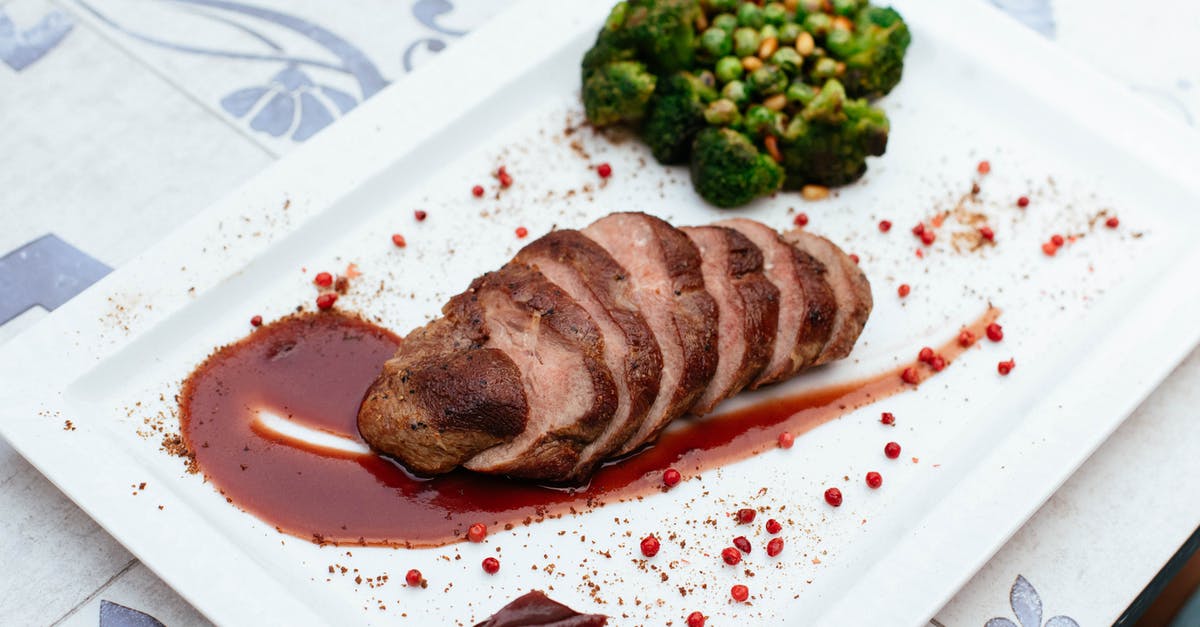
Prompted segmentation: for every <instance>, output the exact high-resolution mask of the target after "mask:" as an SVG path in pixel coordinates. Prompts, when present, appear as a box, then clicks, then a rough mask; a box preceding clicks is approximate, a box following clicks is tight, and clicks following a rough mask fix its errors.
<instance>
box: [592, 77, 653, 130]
mask: <svg viewBox="0 0 1200 627" xmlns="http://www.w3.org/2000/svg"><path fill="white" fill-rule="evenodd" d="M656 82H657V80H656V78H655V76H654V75H653V74H651V73H650V72H648V71H647V70H646V66H645V65H642V64H641V63H640V62H638V61H616V62H613V63H608V64H606V65H603V66H601V67H599V68H597V69H595V70H594V71H592V72H591V74H590V75H589V76H588V77H587V78H585V79H584V81H583V108H584V111H586V112H587V119H588V121H589V122H591V123H592V124H594V125H596V126H608V125H610V124H617V123H619V122H637V121H639V120H641V119H642V118H643V117H644V116H645V115H646V108H647V105H648V104H649V102H650V96H651V95H653V94H654V86H655V84H656Z"/></svg>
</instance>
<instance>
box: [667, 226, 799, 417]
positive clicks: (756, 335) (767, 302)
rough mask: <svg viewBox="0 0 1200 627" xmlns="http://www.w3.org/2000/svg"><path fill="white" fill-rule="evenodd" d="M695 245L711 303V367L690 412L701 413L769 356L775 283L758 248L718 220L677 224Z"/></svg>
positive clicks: (774, 319) (749, 376)
mask: <svg viewBox="0 0 1200 627" xmlns="http://www.w3.org/2000/svg"><path fill="white" fill-rule="evenodd" d="M680 230H681V231H683V232H684V233H685V234H686V235H687V236H688V237H689V238H691V240H692V242H694V243H695V244H696V247H697V248H698V249H699V250H700V257H701V259H702V264H701V269H702V271H703V273H704V285H705V288H706V289H707V290H708V292H709V293H710V294H712V296H713V298H714V299H715V300H716V303H717V310H718V312H717V313H718V330H717V346H718V353H719V354H720V360H719V362H718V364H717V371H716V373H715V374H714V375H713V378H712V381H711V382H709V384H708V387H707V388H706V389H705V391H704V394H702V395H701V396H700V398H699V399H698V400H697V401H696V404H695V405H693V406H692V409H691V413H693V414H697V415H703V414H706V413H708V412H709V411H712V409H713V407H715V406H716V405H717V404H718V403H720V402H721V401H723V400H725V399H727V398H729V397H731V396H733V395H735V394H737V393H738V392H740V391H742V389H743V388H745V387H746V386H747V385H749V384H750V382H751V381H753V380H754V379H755V378H756V377H757V376H758V375H759V373H761V372H762V370H763V368H765V367H766V366H767V364H768V363H769V362H770V360H771V354H772V351H773V348H774V342H775V332H776V328H777V324H778V319H779V288H777V287H775V285H773V284H772V283H771V282H770V280H768V279H767V277H766V276H765V275H764V274H763V254H762V251H761V250H759V248H758V247H757V246H755V245H754V243H753V242H751V241H750V240H749V239H748V238H747V237H746V236H745V235H742V234H741V233H739V232H738V231H735V230H733V229H730V228H727V227H721V226H700V227H683V228H681V229H680Z"/></svg>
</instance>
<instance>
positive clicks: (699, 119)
mask: <svg viewBox="0 0 1200 627" xmlns="http://www.w3.org/2000/svg"><path fill="white" fill-rule="evenodd" d="M716 99H717V90H716V89H715V88H713V87H712V86H711V85H708V84H706V83H705V81H704V80H703V79H701V78H698V77H696V76H694V75H692V74H689V73H688V72H679V73H677V74H672V75H671V76H669V77H666V78H664V79H662V80H660V81H658V87H656V88H655V90H654V98H653V99H652V100H651V101H650V111H649V113H648V114H647V116H646V122H645V124H643V125H642V139H643V140H645V142H646V143H647V144H649V145H650V152H652V153H654V158H655V159H658V162H659V163H662V164H672V163H686V162H687V156H688V149H689V148H690V147H691V145H692V139H693V138H694V137H695V136H696V133H698V132H700V129H702V128H704V126H705V124H706V123H705V119H704V110H705V107H706V106H707V105H708V103H710V102H712V101H713V100H716Z"/></svg>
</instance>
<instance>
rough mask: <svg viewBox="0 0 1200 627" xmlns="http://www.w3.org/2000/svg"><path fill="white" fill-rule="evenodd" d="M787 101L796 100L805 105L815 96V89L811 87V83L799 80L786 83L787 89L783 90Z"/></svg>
mask: <svg viewBox="0 0 1200 627" xmlns="http://www.w3.org/2000/svg"><path fill="white" fill-rule="evenodd" d="M784 94H785V95H786V96H787V99H788V102H798V103H800V104H802V105H806V104H808V103H810V102H812V99H813V98H816V97H817V90H815V89H813V87H812V85H806V84H805V83H803V82H801V81H798V80H797V81H795V82H793V83H792V84H791V85H788V88H787V91H786V92H784Z"/></svg>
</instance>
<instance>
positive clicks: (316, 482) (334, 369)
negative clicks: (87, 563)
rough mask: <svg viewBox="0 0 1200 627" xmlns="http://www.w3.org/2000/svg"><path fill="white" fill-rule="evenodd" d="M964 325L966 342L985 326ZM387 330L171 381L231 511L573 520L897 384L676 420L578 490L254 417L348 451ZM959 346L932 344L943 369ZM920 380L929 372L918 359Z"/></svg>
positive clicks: (288, 323) (206, 366) (375, 540)
mask: <svg viewBox="0 0 1200 627" xmlns="http://www.w3.org/2000/svg"><path fill="white" fill-rule="evenodd" d="M997 314H998V312H997V311H996V310H989V311H988V313H987V314H985V315H984V316H983V317H981V318H980V320H978V321H976V322H975V323H974V324H973V325H971V326H970V327H968V328H970V329H972V330H973V331H974V333H975V336H976V337H981V336H982V334H983V327H984V326H985V325H986V324H987V323H989V322H991V321H993V320H995V318H996V316H997ZM400 342H401V340H400V338H399V337H397V336H396V335H395V334H393V333H391V332H390V331H387V330H386V329H383V328H380V327H378V326H376V325H373V324H371V323H369V322H366V321H364V320H361V319H359V318H354V317H350V316H347V315H343V314H338V313H334V312H325V313H318V314H300V315H296V316H290V317H287V318H283V319H281V320H278V321H276V322H273V323H271V324H269V325H266V326H263V327H260V328H259V329H257V330H255V331H254V332H253V333H252V334H251V335H250V336H248V337H246V338H245V339H242V340H241V341H239V342H236V343H234V344H230V345H228V346H225V347H222V348H220V349H218V350H217V351H216V352H215V353H213V355H212V356H211V357H209V358H208V359H207V360H206V361H205V362H204V363H203V364H201V365H200V366H199V367H198V368H196V370H195V372H193V373H192V374H191V376H189V377H188V379H187V381H185V382H184V386H183V391H182V394H181V395H180V409H181V412H180V415H181V425H182V431H183V438H184V442H185V444H186V445H187V448H188V450H189V451H190V453H191V454H192V455H194V457H195V462H196V464H197V466H198V467H199V469H200V471H202V472H203V473H204V475H205V477H206V478H207V479H208V481H210V482H211V483H212V484H213V485H214V486H215V487H216V489H217V490H219V491H220V492H221V494H222V495H224V496H225V497H226V500H228V501H229V502H230V503H232V504H234V505H236V506H237V507H240V508H241V509H243V510H245V511H247V512H249V513H251V514H253V515H255V516H257V517H258V518H260V519H262V520H263V521H265V522H267V523H268V524H271V525H273V526H275V528H276V529H277V530H279V531H280V532H283V533H288V534H291V535H294V536H298V537H301V538H305V539H309V540H312V541H314V542H317V543H322V544H323V543H335V544H359V545H391V546H410V547H412V546H439V545H444V544H448V543H451V542H455V541H459V540H461V539H463V538H464V537H465V533H466V530H467V527H469V526H470V525H471V524H473V523H476V522H483V523H485V524H487V525H489V526H490V527H492V528H493V529H497V528H512V527H513V526H514V525H517V524H530V523H533V522H538V521H540V520H542V519H544V518H547V517H558V516H561V515H562V514H564V513H579V512H584V511H588V510H591V509H594V508H596V507H599V506H601V505H603V504H604V503H605V502H609V501H612V500H617V499H629V498H633V497H637V496H642V495H645V494H649V493H651V492H655V491H659V490H661V489H662V472H663V470H665V469H667V468H669V467H675V468H677V469H679V470H681V471H684V474H685V475H688V474H691V475H696V474H697V473H699V472H702V471H704V470H707V469H711V468H713V467H716V466H719V465H722V464H726V463H729V462H733V461H736V460H739V459H744V458H746V457H748V456H750V455H753V454H755V453H757V452H760V451H762V450H765V449H767V448H770V447H774V446H775V442H776V440H777V438H778V435H779V433H780V432H782V431H788V432H791V433H792V434H793V435H799V434H801V433H803V432H805V431H808V430H809V429H812V428H814V427H816V426H818V425H820V424H823V423H825V422H828V421H829V420H832V419H834V418H837V417H840V416H842V415H844V414H846V413H848V412H850V411H853V410H854V409H856V408H858V407H861V406H863V405H866V404H868V403H872V402H874V401H877V400H879V399H881V398H885V397H887V396H891V395H892V394H896V393H898V392H901V391H903V390H905V389H910V388H911V387H913V386H911V385H907V384H905V383H903V382H902V381H901V380H900V377H899V372H900V370H901V369H902V368H903V367H901V368H899V369H897V370H889V371H887V372H884V373H881V374H879V375H877V376H875V377H871V378H869V379H865V380H861V381H855V382H852V383H845V384H839V385H834V386H829V387H825V388H821V389H817V390H811V391H807V392H804V393H802V394H799V395H795V396H789V397H785V398H777V399H771V400H767V401H763V402H761V403H759V404H757V405H754V406H752V407H749V408H745V409H741V410H738V411H734V412H730V413H726V414H723V415H720V416H713V417H706V418H703V419H696V420H690V421H680V424H678V425H674V426H673V428H671V429H669V430H668V431H667V432H666V433H664V434H663V435H662V437H660V438H659V440H658V441H657V442H656V443H654V444H653V445H651V446H648V447H646V448H644V449H643V450H641V451H639V452H636V453H634V454H633V455H631V456H630V457H627V458H625V459H623V460H619V461H616V462H612V463H609V464H608V465H606V466H605V467H603V468H601V469H600V470H599V471H598V472H596V474H595V475H593V477H592V479H591V482H590V483H589V484H588V485H586V486H579V487H572V488H564V487H553V486H542V485H536V484H531V483H524V482H518V481H513V480H509V479H504V478H501V477H490V476H486V475H477V474H473V473H469V472H466V471H456V472H453V473H450V474H447V475H441V476H438V477H433V478H422V477H416V476H413V475H412V474H410V473H408V472H407V471H405V470H404V468H403V467H401V466H400V465H398V464H397V463H395V462H393V461H392V460H390V459H388V458H386V457H382V456H379V455H375V454H371V453H364V452H360V451H353V450H345V447H333V446H329V445H316V444H313V443H311V442H309V441H308V440H306V439H302V438H298V437H295V436H293V435H289V434H287V433H285V432H284V431H280V430H276V429H274V428H272V427H270V426H266V425H264V423H263V422H262V421H261V420H260V419H259V417H258V416H259V412H260V411H265V412H269V413H271V414H274V415H275V416H278V417H281V418H284V419H287V420H289V421H290V422H293V423H296V424H298V425H302V426H304V427H307V428H308V429H309V430H315V431H319V432H323V433H325V434H329V435H331V436H334V438H335V440H340V441H343V442H346V443H347V444H350V445H351V448H353V447H354V446H355V445H356V446H357V447H359V448H363V447H365V446H366V445H365V443H364V442H363V441H362V439H361V437H360V436H359V435H358V427H357V413H358V405H359V401H360V400H361V399H362V396H363V393H364V392H365V391H366V389H367V387H368V386H369V385H370V384H371V382H372V381H374V379H375V377H376V375H377V374H378V373H379V371H380V369H381V368H382V366H383V363H384V362H385V361H386V360H387V359H388V358H389V357H391V356H392V354H393V353H394V352H395V351H396V348H397V347H398V346H399V345H400ZM963 350H966V349H965V348H964V347H960V346H958V344H957V343H956V342H950V343H948V344H946V345H945V346H944V347H942V350H941V351H940V354H941V355H942V356H943V357H944V358H945V359H946V361H947V362H949V361H951V360H952V359H953V358H954V357H955V356H957V355H958V354H959V353H961V352H962V351H963ZM907 365H911V366H913V367H915V368H917V369H918V370H919V372H920V376H921V378H925V377H928V376H930V375H932V370H930V369H929V368H928V367H926V366H924V365H922V364H907Z"/></svg>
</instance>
